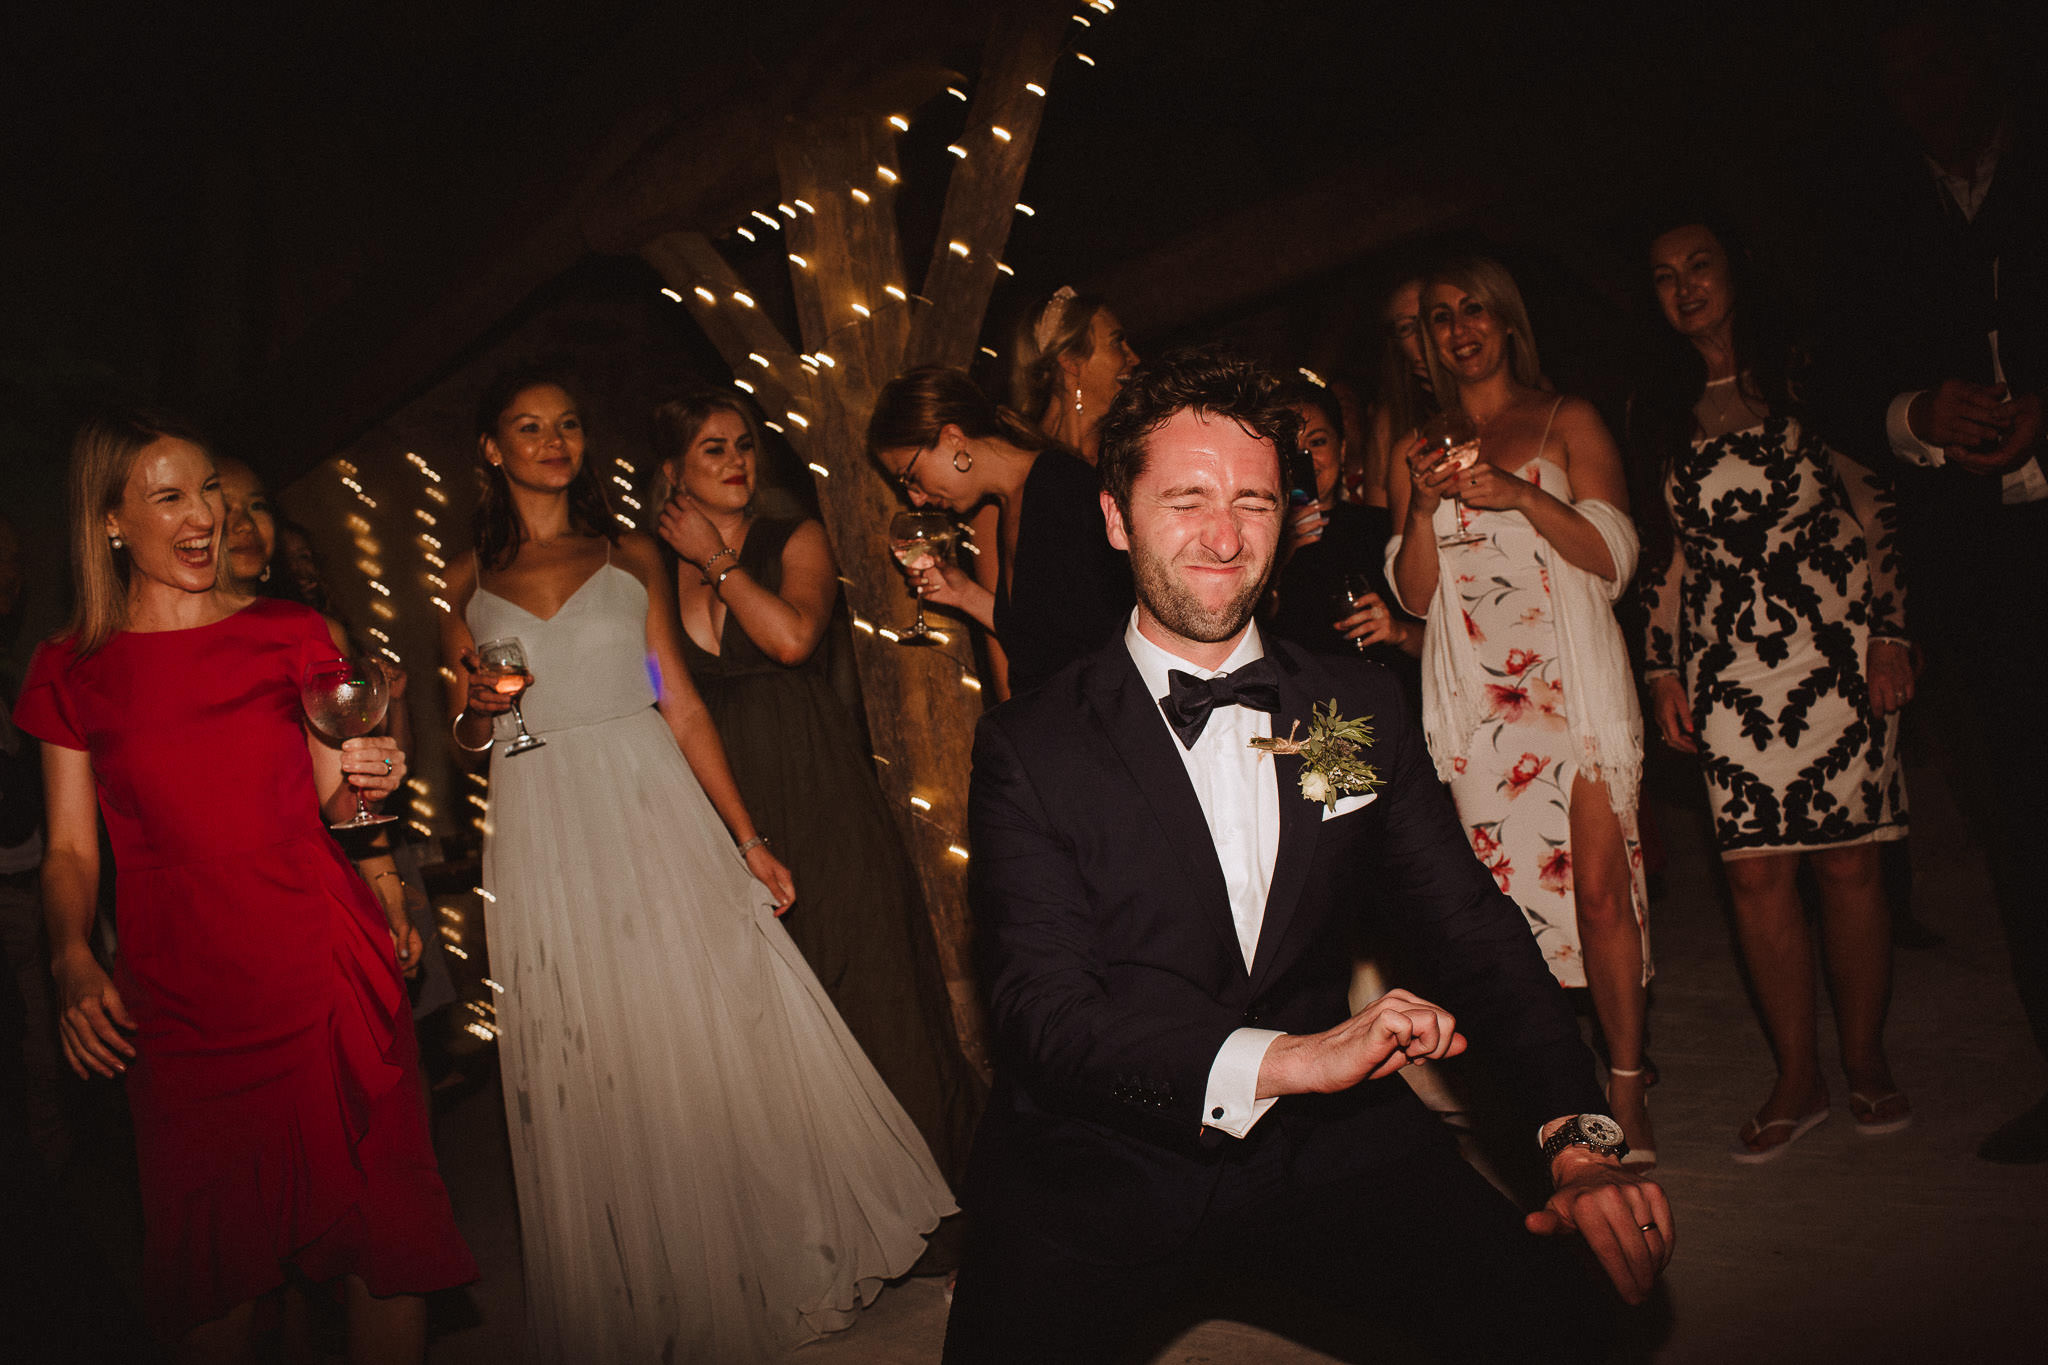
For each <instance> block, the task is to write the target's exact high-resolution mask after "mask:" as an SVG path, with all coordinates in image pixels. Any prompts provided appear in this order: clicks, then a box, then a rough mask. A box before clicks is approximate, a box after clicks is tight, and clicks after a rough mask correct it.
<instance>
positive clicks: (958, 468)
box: [953, 446, 974, 474]
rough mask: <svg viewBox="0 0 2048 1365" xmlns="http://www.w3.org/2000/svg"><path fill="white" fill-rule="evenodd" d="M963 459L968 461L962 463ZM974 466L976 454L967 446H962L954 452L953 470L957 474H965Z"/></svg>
mask: <svg viewBox="0 0 2048 1365" xmlns="http://www.w3.org/2000/svg"><path fill="white" fill-rule="evenodd" d="M962 460H965V461H967V463H966V464H961V463H960V462H961V461H962ZM972 468H974V456H973V454H972V453H970V452H969V451H968V449H967V447H966V446H961V447H960V448H959V449H958V450H956V451H954V452H953V472H954V473H955V474H965V473H966V472H967V471H968V470H970V469H972Z"/></svg>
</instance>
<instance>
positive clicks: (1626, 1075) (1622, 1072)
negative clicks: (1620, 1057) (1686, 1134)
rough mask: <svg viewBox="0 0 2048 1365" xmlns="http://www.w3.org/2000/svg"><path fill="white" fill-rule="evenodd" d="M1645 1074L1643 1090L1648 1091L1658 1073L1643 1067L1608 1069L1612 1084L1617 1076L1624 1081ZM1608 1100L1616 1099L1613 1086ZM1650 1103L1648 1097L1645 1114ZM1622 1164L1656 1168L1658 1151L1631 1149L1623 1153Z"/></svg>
mask: <svg viewBox="0 0 2048 1365" xmlns="http://www.w3.org/2000/svg"><path fill="white" fill-rule="evenodd" d="M1645 1073H1647V1074H1648V1079H1646V1080H1644V1081H1643V1089H1644V1090H1646V1091H1647V1090H1648V1089H1649V1088H1650V1087H1651V1086H1653V1085H1655V1084H1656V1083H1657V1081H1656V1075H1657V1073H1656V1072H1655V1071H1654V1070H1653V1069H1651V1068H1649V1067H1641V1066H1638V1067H1621V1066H1610V1067H1608V1068H1607V1078H1608V1080H1609V1081H1610V1082H1612V1080H1613V1079H1614V1078H1615V1077H1616V1076H1619V1077H1621V1078H1622V1079H1623V1080H1635V1079H1637V1078H1638V1077H1642V1076H1644V1075H1645ZM1607 1098H1608V1100H1609V1101H1610V1102H1612V1100H1613V1099H1614V1091H1613V1087H1612V1085H1611V1084H1610V1086H1609V1087H1608V1094H1607ZM1649 1103H1650V1102H1649V1099H1648V1097H1647V1096H1646V1097H1645V1098H1644V1100H1643V1108H1644V1111H1645V1112H1648V1110H1649ZM1621 1164H1622V1165H1624V1166H1640V1167H1642V1168H1644V1169H1645V1170H1648V1169H1649V1168H1650V1167H1652V1166H1655V1165H1656V1164H1657V1149H1656V1148H1655V1147H1631V1148H1629V1149H1628V1150H1627V1151H1626V1152H1624V1153H1622V1157H1621Z"/></svg>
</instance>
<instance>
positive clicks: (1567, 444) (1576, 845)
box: [1388, 258, 1656, 1164]
mask: <svg viewBox="0 0 2048 1365" xmlns="http://www.w3.org/2000/svg"><path fill="white" fill-rule="evenodd" d="M1422 316H1423V324H1424V332H1425V334H1426V337H1427V341H1428V356H1429V364H1430V371H1431V375H1432V387H1433V388H1434V390H1435V392H1436V393H1437V395H1438V396H1439V397H1440V398H1441V399H1442V400H1443V401H1444V404H1445V406H1446V408H1447V409H1450V410H1456V411H1461V412H1463V413H1464V414H1465V415H1466V416H1468V417H1470V418H1471V419H1472V421H1473V422H1474V423H1475V424H1476V426H1477V427H1478V431H1479V458H1478V460H1477V462H1476V463H1474V464H1473V465H1472V466H1471V467H1470V468H1468V469H1464V470H1456V469H1451V468H1448V467H1447V464H1442V465H1435V466H1432V465H1430V464H1429V463H1428V459H1427V457H1426V456H1425V454H1424V449H1423V444H1422V442H1421V441H1420V440H1419V439H1417V438H1411V439H1409V440H1408V441H1406V442H1405V443H1404V444H1403V445H1402V446H1400V447H1399V448H1398V449H1397V450H1396V452H1395V454H1396V455H1397V456H1398V457H1399V458H1400V459H1401V460H1402V461H1403V462H1404V463H1405V464H1407V466H1408V468H1409V471H1410V477H1409V478H1408V479H1407V480H1395V481H1393V482H1394V487H1393V489H1392V502H1393V506H1392V509H1391V510H1392V512H1393V519H1394V524H1395V525H1396V527H1398V528H1399V531H1400V534H1399V535H1397V536H1396V537H1395V538H1394V539H1393V540H1392V541H1390V542H1389V546H1388V577H1389V579H1390V580H1391V581H1392V583H1393V586H1394V590H1395V592H1396V593H1397V594H1398V595H1399V596H1400V598H1401V601H1402V604H1403V605H1404V606H1405V607H1406V608H1407V609H1408V610H1409V611H1411V612H1417V613H1423V612H1425V611H1426V622H1425V634H1424V644H1423V670H1422V679H1423V682H1422V686H1423V725H1424V729H1425V730H1426V731H1427V733H1428V738H1429V747H1430V753H1431V754H1432V756H1433V757H1434V758H1435V759H1436V764H1437V772H1438V774H1439V775H1440V776H1442V777H1443V779H1444V780H1445V781H1446V782H1448V783H1449V784H1450V788H1451V796H1452V799H1453V800H1454V801H1455V802H1456V803H1457V808H1458V814H1459V818H1460V819H1461V820H1462V821H1463V822H1464V824H1465V828H1466V830H1467V831H1468V832H1469V834H1470V837H1471V840H1472V849H1473V852H1474V853H1475V854H1477V855H1478V857H1479V859H1480V861H1481V862H1483V863H1485V864H1486V866H1487V867H1488V868H1489V869H1491V871H1492V872H1493V875H1494V879H1495V881H1497V882H1498V883H1499V884H1500V888H1501V890H1503V891H1505V892H1506V893H1507V894H1508V895H1510V896H1512V897H1514V899H1515V901H1516V903H1518V904H1519V905H1520V906H1521V907H1522V911H1523V913H1524V914H1525V915H1527V916H1528V919H1529V928H1530V930H1531V932H1532V933H1533V934H1534V935H1535V937H1536V942H1537V946H1538V947H1539V948H1541V949H1542V951H1543V956H1544V958H1545V960H1546V961H1548V962H1549V964H1550V969H1551V973H1552V974H1553V975H1554V976H1556V977H1557V979H1558V981H1559V983H1560V984H1562V985H1565V986H1583V987H1586V988H1587V989H1588V990H1589V992H1590V993H1591V995H1592V998H1593V1007H1594V1011H1595V1013H1596V1014H1597V1015H1598V1016H1599V1019H1600V1024H1601V1028H1602V1030H1603V1031H1604V1032H1605V1034H1606V1037H1607V1044H1608V1059H1609V1062H1610V1063H1611V1071H1610V1074H1611V1077H1612V1080H1611V1082H1610V1087H1609V1099H1610V1103H1611V1104H1612V1106H1613V1109H1614V1116H1615V1117H1616V1118H1617V1119H1619V1120H1620V1121H1621V1125H1622V1129H1623V1131H1624V1132H1625V1133H1626V1135H1627V1138H1628V1142H1629V1146H1630V1147H1631V1148H1632V1149H1634V1150H1633V1152H1632V1154H1631V1159H1632V1160H1633V1161H1634V1162H1638V1163H1643V1164H1649V1163H1653V1162H1654V1161H1655V1159H1656V1153H1655V1144H1654V1139H1653V1138H1652V1136H1651V1130H1650V1117H1649V1110H1648V1107H1647V1105H1646V1104H1645V1102H1644V1090H1645V1088H1646V1082H1647V1080H1648V1079H1649V1078H1648V1077H1647V1076H1646V1075H1645V1074H1644V1067H1643V1065H1642V1049H1643V1035H1644V1026H1645V1015H1646V1011H1647V991H1646V987H1647V985H1648V982H1649V977H1650V955H1649V939H1648V930H1647V922H1646V918H1645V916H1646V912H1647V909H1648V896H1647V893H1646V891H1645V888H1644V882H1643V860H1642V848H1641V845H1640V843H1639V842H1638V840H1637V836H1636V793H1637V789H1638V787H1639V786H1640V785H1641V772H1642V721H1641V716H1640V713H1639V711H1638V710H1637V707H1636V699H1635V686H1634V682H1633V680H1632V678H1631V676H1630V673H1629V666H1628V658H1627V653H1626V650H1625V649H1624V647H1623V644H1622V639H1621V632H1620V630H1619V628H1618V627H1617V626H1616V625H1615V623H1614V616H1613V612H1612V610H1611V603H1612V601H1613V599H1614V598H1615V597H1616V596H1617V595H1619V593H1620V592H1621V591H1622V589H1623V587H1624V586H1625V585H1626V584H1627V583H1628V581H1629V578H1630V576H1631V574H1632V573H1633V572H1634V569H1635V556H1636V539H1635V531H1634V528H1633V527H1632V525H1631V524H1630V522H1629V520H1628V517H1627V516H1626V515H1625V514H1624V513H1623V512H1622V511H1621V510H1620V509H1621V508H1622V507H1624V506H1626V504H1627V494H1626V491H1625V486H1624V481H1623V477H1622V469H1621V460H1620V456H1619V455H1618V453H1617V452H1616V450H1615V447H1614V442H1613V440H1612V438H1610V437H1609V436H1608V434H1607V429H1606V427H1605V426H1604V425H1603V424H1602V423H1601V421H1600V417H1599V415H1598V414H1597V413H1596V412H1595V411H1594V410H1593V407H1592V405H1591V404H1590V403H1587V402H1585V401H1584V400H1582V399H1577V398H1567V397H1560V396H1558V395H1556V394H1553V393H1551V392H1549V388H1548V385H1547V383H1546V382H1545V381H1544V379H1543V376H1542V372H1541V370H1540V369H1539V368H1538V366H1537V361H1536V345H1535V340H1534V338H1533V336H1532V335H1531V333H1530V328H1529V319H1528V312H1527V310H1526V309H1525V308H1524V306H1523V304H1522V298H1521V293H1520V291H1519V290H1517V289H1516V287H1515V282H1514V279H1513V277H1512V276H1510V275H1509V274H1508V272H1507V271H1506V270H1505V269H1504V268H1503V267H1502V266H1500V265H1499V264H1498V263H1497V262H1494V261H1490V260H1486V259H1483V258H1475V259H1471V260H1466V261H1461V262H1457V263H1454V264H1452V265H1450V266H1447V267H1445V268H1444V269H1441V270H1439V271H1438V272H1437V273H1436V274H1435V275H1434V276H1432V277H1431V279H1430V281H1429V283H1428V285H1427V286H1426V287H1425V289H1424V291H1423V300H1422ZM1461 529H1462V530H1463V531H1467V532H1471V533H1473V534H1474V536H1475V537H1476V538H1475V539H1473V540H1471V541H1470V542H1469V543H1464V544H1451V545H1445V544H1440V541H1441V540H1442V539H1443V538H1444V537H1446V536H1448V535H1450V534H1452V533H1456V532H1459V531H1460V530H1461Z"/></svg>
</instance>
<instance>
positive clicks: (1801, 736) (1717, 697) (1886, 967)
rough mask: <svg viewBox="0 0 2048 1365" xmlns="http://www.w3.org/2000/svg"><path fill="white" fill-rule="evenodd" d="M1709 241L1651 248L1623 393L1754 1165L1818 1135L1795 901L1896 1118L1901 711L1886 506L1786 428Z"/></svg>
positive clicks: (1721, 247)
mask: <svg viewBox="0 0 2048 1365" xmlns="http://www.w3.org/2000/svg"><path fill="white" fill-rule="evenodd" d="M1733 255H1735V253H1731V252H1730V250H1729V249H1728V246H1727V244H1726V243H1725V242H1724V241H1723V240H1722V236H1721V235H1720V234H1717V233H1716V232H1714V231H1713V230H1712V229H1711V228H1709V227H1707V226H1705V225H1703V224H1699V223H1688V224H1683V225H1681V226H1679V227H1675V228H1673V229H1671V230H1670V231H1668V232H1665V233H1663V234H1662V235H1661V236H1659V237H1658V238H1657V239H1656V241H1655V242H1654V243H1653V244H1652V246H1651V250H1650V258H1651V269H1652V278H1653V282H1654V284H1655V288H1656V294H1657V299H1658V302H1659V305H1660V307H1661V310H1662V312H1663V314H1664V320H1665V321H1666V322H1667V323H1669V324H1670V327H1671V331H1670V332H1669V333H1667V334H1666V338H1667V340H1668V341H1669V343H1670V344H1669V345H1668V346H1667V347H1665V348H1663V349H1662V350H1661V351H1659V352H1653V357H1654V359H1655V360H1656V361H1660V362H1662V363H1656V364H1653V366H1652V368H1651V371H1650V374H1649V377H1648V378H1647V379H1646V382H1645V383H1644V384H1643V386H1642V387H1641V389H1640V390H1639V391H1638V393H1637V396H1636V400H1635V403H1634V404H1633V405H1632V409H1631V417H1630V428H1631V431H1630V435H1631V441H1630V444H1631V446H1632V447H1634V448H1636V449H1637V450H1638V452H1639V453H1640V454H1641V455H1642V456H1643V457H1644V462H1645V463H1646V464H1649V465H1653V466H1654V467H1655V469H1656V471H1657V477H1658V480H1659V483H1660V486H1661V488H1662V494H1663V500H1664V503H1665V506H1666V508H1667V509H1668V510H1669V513H1670V518H1669V520H1670V525H1671V529H1672V532H1673V534H1674V536H1675V538H1676V541H1677V544H1676V546H1675V547H1674V549H1673V551H1672V553H1671V554H1670V555H1669V556H1668V557H1667V558H1668V562H1667V563H1666V564H1665V566H1664V568H1663V570H1662V571H1661V572H1659V573H1656V574H1654V575H1652V576H1651V580H1650V584H1649V586H1648V588H1647V589H1646V595H1647V597H1648V606H1649V609H1650V629H1649V640H1648V644H1647V649H1646V651H1645V654H1646V658H1647V662H1648V665H1649V675H1650V694H1651V701H1652V708H1653V711H1654V714H1655V717H1656V721H1657V728H1658V730H1659V732H1660V733H1661V735H1662V737H1663V740H1664V742H1665V743H1666V744H1669V745H1670V746H1671V747H1672V748H1674V749H1678V750H1681V751H1683V752H1685V753H1697V754H1699V755H1700V767H1701V769H1702V771H1703V773H1704V775H1705V777H1706V781H1707V794H1708V797H1709V799H1710V801H1711V803H1712V805H1713V808H1714V836H1715V842H1716V843H1718V844H1719V845H1720V848H1721V858H1722V862H1723V866H1724V867H1725V868H1726V870H1727V875H1728V887H1729V891H1730V893H1731V898H1732V899H1733V901H1734V908H1735V926H1736V936H1737V939H1738V941H1739V943H1740V944H1741V947H1742V955H1743V958H1744V961H1745V962H1746V964H1747V965H1748V967H1749V972H1750V978H1751V980H1752V981H1753V982H1754V984H1755V988H1756V996H1757V1002H1758V1004H1759V1006H1760V1007H1761V1009H1762V1012H1763V1017H1764V1026H1765V1029H1766V1030H1767V1031H1768V1032H1769V1034H1770V1039H1771V1050H1772V1052H1773V1053H1774V1054H1775V1056H1776V1058H1777V1063H1778V1080H1777V1084H1776V1086H1775V1087H1773V1089H1772V1091H1771V1095H1770V1097H1769V1098H1768V1099H1767V1100H1765V1101H1764V1105H1763V1107H1762V1108H1761V1109H1759V1110H1758V1111H1757V1112H1756V1114H1755V1115H1754V1116H1753V1117H1752V1118H1751V1119H1750V1120H1749V1121H1748V1122H1747V1123H1745V1124H1744V1125H1743V1127H1742V1129H1741V1131H1740V1132H1738V1133H1737V1135H1736V1138H1735V1142H1734V1145H1733V1147H1732V1148H1731V1153H1732V1155H1733V1156H1734V1157H1735V1159H1736V1160H1737V1161H1742V1162H1759V1161H1769V1160H1772V1159H1774V1158H1776V1157H1778V1156H1780V1155H1782V1154H1783V1153H1784V1151H1785V1149H1786V1148H1787V1147H1789V1146H1790V1145H1791V1144H1792V1143H1793V1142H1794V1141H1796V1140H1797V1139H1798V1138H1799V1137H1801V1136H1802V1135H1803V1134H1805V1133H1806V1132H1807V1131H1808V1130H1810V1129H1811V1128H1813V1127H1814V1125H1816V1124H1818V1123H1820V1122H1821V1121H1822V1120H1823V1119H1825V1118H1826V1117H1827V1116H1828V1092H1827V1086H1826V1085H1825V1083H1823V1081H1822V1080H1821V1076H1820V1059H1819V1046H1818V1043H1817V1041H1816V1027H1815V1021H1814V990H1813V967H1814V947H1813V936H1812V934H1811V933H1810V932H1809V931H1808V929H1807V926H1806V916H1805V911H1804V909H1803V907H1802V906H1801V905H1800V901H1799V896H1798V893H1797V892H1796V890H1795V889H1794V885H1793V879H1794V875H1795V873H1796V872H1797V870H1798V866H1799V860H1800V859H1801V858H1802V857H1804V858H1806V859H1807V861H1808V862H1809V864H1810V865H1811V867H1812V870H1813V873H1814V876H1815V880H1816V881H1817V882H1818V883H1819V885H1820V890H1821V902H1822V912H1821V917H1822V927H1823V930H1824V932H1825V933H1826V935H1827V945H1828V952H1827V965H1828V972H1829V978H1830V984H1831V985H1832V987H1833V995H1834V1001H1835V1023H1836V1028H1837V1032H1838V1033H1839V1035H1840V1038H1841V1046H1842V1064H1843V1069H1844V1070H1845V1071H1846V1072H1847V1074H1848V1079H1849V1091H1850V1094H1849V1107H1850V1110H1851V1112H1852V1114H1853V1115H1854V1117H1855V1120H1856V1131H1857V1132H1858V1133H1860V1134H1863V1135H1864V1136H1872V1137H1874V1136H1879V1135H1881V1134H1884V1133H1891V1132H1897V1131H1898V1130H1899V1129H1901V1128H1903V1127H1905V1126H1906V1124H1907V1123H1908V1122H1910V1121H1911V1119H1912V1113H1913V1111H1912V1106H1911V1104H1910V1103H1909V1102H1908V1101H1907V1099H1906V1097H1905V1095H1903V1094H1902V1093H1900V1091H1899V1088H1898V1086H1897V1085H1896V1084H1895V1083H1894V1082H1893V1080H1892V1072H1891V1066H1890V1063H1889V1062H1888V1061H1887V1060H1886V1057H1885V1050H1884V1014H1885V1004H1886V1001H1887V999H1888V998H1889V996H1890V992H1891V937H1890V933H1891V930H1890V915H1889V913H1888V911H1887V909H1886V906H1885V900H1884V892H1883V886H1882V882H1881V878H1880V874H1879V860H1878V849H1879V845H1880V844H1882V843H1884V842H1886V841H1889V840H1895V839H1902V838H1904V837H1905V834H1906V792H1905V783H1904V779H1903V777H1902V776H1901V774H1900V771H1899V760H1898V727H1897V725H1896V724H1894V723H1892V722H1891V721H1890V720H1889V716H1890V715H1891V713H1893V712H1895V711H1897V710H1898V709H1899V708H1900V707H1901V706H1903V705H1904V704H1905V703H1906V701H1907V700H1908V699H1910V698H1911V696H1912V691H1913V675H1912V666H1911V662H1910V655H1909V651H1908V649H1907V647H1906V641H1905V639H1904V636H1903V634H1902V631H1901V623H1902V617H1903V613H1904V605H1905V604H1904V600H1903V596H1902V592H1901V589H1900V586H1899V573H1898V559H1897V555H1896V554H1895V553H1894V551H1893V547H1892V535H1893V525H1892V521H1893V518H1892V503H1891V496H1890V493H1889V490H1887V489H1886V488H1885V487H1884V486H1883V485H1882V484H1880V483H1879V482H1878V481H1877V480H1876V479H1874V478H1872V477H1871V476H1870V475H1869V474H1867V473H1866V472H1864V471H1863V470H1862V469H1861V468H1860V467H1858V466H1857V465H1855V464H1853V463H1851V462H1849V461H1848V460H1846V459H1844V458H1843V457H1842V456H1840V455H1838V454H1836V453H1835V452H1834V451H1832V450H1830V449H1828V448H1827V447H1826V446H1825V445H1823V444H1822V443H1821V441H1820V439H1819V438H1818V437H1817V436H1816V435H1815V434H1814V433H1813V431H1812V430H1811V429H1810V428H1808V427H1806V426H1805V425H1804V424H1803V423H1802V422H1801V421H1800V420H1799V417H1798V415H1797V412H1798V405H1797V403H1796V401H1795V399H1794V394H1793V390H1792V386H1791V385H1790V383H1789V382H1788V381H1787V378H1786V373H1785V370H1786V366H1785V356H1786V351H1785V349H1784V348H1783V347H1779V346H1773V345H1771V344H1769V343H1768V342H1766V341H1764V340H1763V335H1764V334H1766V333H1767V331H1768V329H1767V328H1764V327H1762V326H1761V325H1760V324H1759V322H1758V320H1757V318H1756V314H1757V313H1758V312H1759V311H1760V310H1759V309H1758V308H1756V307H1755V306H1754V304H1753V301H1750V302H1744V305H1743V307H1742V308H1741V309H1740V310H1739V311H1738V307H1737V305H1738V302H1739V299H1738V291H1737V288H1736V277H1735V272H1734V267H1733V262H1732V260H1731V257H1732V256H1733Z"/></svg>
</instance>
